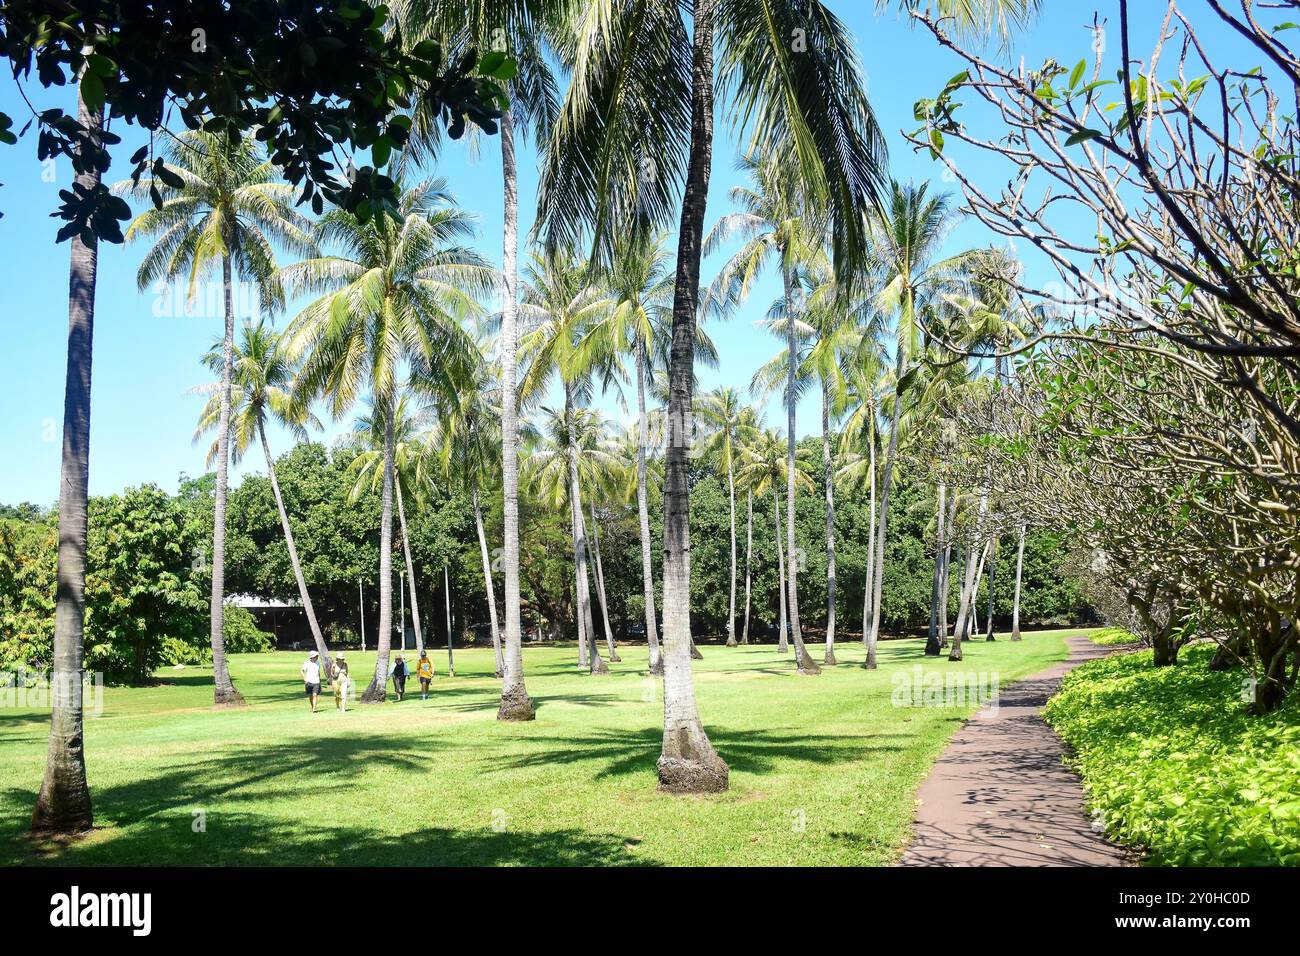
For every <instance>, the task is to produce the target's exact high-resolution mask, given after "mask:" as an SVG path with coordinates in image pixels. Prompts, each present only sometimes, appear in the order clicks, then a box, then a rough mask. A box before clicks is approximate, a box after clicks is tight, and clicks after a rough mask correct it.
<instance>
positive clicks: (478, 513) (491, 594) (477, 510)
mask: <svg viewBox="0 0 1300 956" xmlns="http://www.w3.org/2000/svg"><path fill="white" fill-rule="evenodd" d="M470 498H471V500H472V501H473V502H474V527H475V529H476V530H477V531H478V549H479V553H480V554H482V556H483V587H484V589H485V590H486V591H487V606H488V619H489V620H490V621H491V624H492V657H493V659H494V660H495V661H496V676H497V677H504V676H505V672H506V665H505V660H504V658H503V657H502V656H501V630H500V626H499V624H498V621H497V592H496V587H495V585H494V584H493V583H492V559H491V557H490V556H489V555H488V545H487V532H486V531H484V529H483V509H482V508H481V507H479V502H478V488H477V487H475V488H474V489H473V491H472V493H471V495H470Z"/></svg>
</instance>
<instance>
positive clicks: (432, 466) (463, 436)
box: [416, 342, 506, 677]
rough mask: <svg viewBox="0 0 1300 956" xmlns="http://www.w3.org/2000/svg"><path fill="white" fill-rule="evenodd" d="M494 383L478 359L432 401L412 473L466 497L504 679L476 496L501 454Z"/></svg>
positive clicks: (483, 352) (482, 350)
mask: <svg viewBox="0 0 1300 956" xmlns="http://www.w3.org/2000/svg"><path fill="white" fill-rule="evenodd" d="M479 352H480V356H484V355H486V353H487V349H485V348H484V347H483V343H481V342H480V344H479ZM499 383H500V378H499V377H498V376H497V373H496V370H495V369H494V368H493V367H492V365H491V364H490V363H488V362H487V361H486V359H483V358H480V361H479V362H478V364H477V366H476V367H475V370H474V374H473V376H471V377H469V378H466V379H465V381H464V383H463V386H462V388H461V389H460V391H459V393H458V394H456V395H455V396H446V395H442V396H437V397H436V405H435V411H436V422H435V424H434V427H433V429H432V430H430V431H429V432H427V433H425V434H424V435H422V436H420V439H419V440H418V442H417V450H416V462H417V464H416V472H417V475H418V476H419V477H418V478H417V483H418V484H419V485H421V486H423V485H424V484H426V483H427V482H429V481H432V480H433V475H435V474H436V475H438V476H439V477H440V478H441V479H442V480H443V481H446V482H448V483H450V482H451V481H453V480H457V479H458V480H459V482H460V484H461V487H462V489H463V490H464V491H466V492H468V493H469V497H470V502H471V504H472V505H473V508H474V526H475V531H476V533H477V535H478V544H479V554H480V557H481V559H482V562H483V588H484V591H485V592H486V594H487V605H488V618H489V622H490V625H491V628H492V653H493V657H494V659H495V664H496V676H497V677H505V675H506V664H505V653H504V650H503V647H502V641H501V627H500V618H499V617H498V615H497V599H496V586H495V584H494V582H493V574H492V558H491V555H490V554H489V551H488V544H487V531H486V529H485V528H484V524H483V506H482V501H481V496H480V494H479V489H480V488H481V487H490V483H491V481H492V477H493V475H495V474H496V473H497V471H498V459H497V455H498V454H499V453H500V449H501V443H500V436H499V434H498V430H499V423H500V421H501V415H500V412H501V410H500V407H499V405H498V404H497V401H498V399H499V398H500V394H501V393H500V388H499Z"/></svg>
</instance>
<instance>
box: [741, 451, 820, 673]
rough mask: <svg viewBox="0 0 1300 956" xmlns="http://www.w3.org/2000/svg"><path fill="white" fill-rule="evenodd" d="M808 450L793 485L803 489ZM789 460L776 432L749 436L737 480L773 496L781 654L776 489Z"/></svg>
mask: <svg viewBox="0 0 1300 956" xmlns="http://www.w3.org/2000/svg"><path fill="white" fill-rule="evenodd" d="M807 465H808V450H807V449H806V448H800V449H799V452H798V456H797V457H796V467H795V482H796V483H797V484H798V486H799V487H800V488H802V489H804V490H811V488H812V479H811V478H809V477H808V475H807V471H806V469H807ZM788 468H789V459H788V457H787V455H786V443H785V439H784V438H783V437H782V436H781V433H780V432H778V431H761V432H758V433H757V434H755V435H753V436H752V439H751V441H750V443H749V444H748V445H747V446H746V447H745V451H744V457H743V458H742V459H741V466H740V471H739V473H738V475H737V480H738V481H739V483H740V484H741V486H742V487H744V488H745V489H746V490H747V491H748V492H749V493H750V494H751V495H757V496H758V497H759V498H761V497H763V495H764V494H766V493H767V492H769V491H770V492H771V493H772V526H773V528H774V530H775V533H776V572H777V607H778V612H779V618H780V624H779V631H778V634H779V637H778V641H777V649H778V650H779V651H780V653H782V654H784V653H785V652H786V650H787V649H788V645H787V643H786V627H787V625H788V623H789V617H790V615H789V611H788V609H787V604H786V600H787V595H788V594H789V588H788V587H787V586H786V565H785V551H786V549H785V546H784V543H783V541H782V537H781V508H780V500H779V498H778V497H777V489H778V488H779V487H782V486H784V485H786V484H788V476H787V469H788Z"/></svg>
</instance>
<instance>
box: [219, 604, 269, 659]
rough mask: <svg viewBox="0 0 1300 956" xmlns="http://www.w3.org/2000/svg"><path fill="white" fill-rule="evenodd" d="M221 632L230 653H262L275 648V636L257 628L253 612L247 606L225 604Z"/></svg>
mask: <svg viewBox="0 0 1300 956" xmlns="http://www.w3.org/2000/svg"><path fill="white" fill-rule="evenodd" d="M222 633H223V634H224V635H225V638H226V651H227V652H228V653H230V654H263V653H265V652H267V651H273V650H275V638H274V637H273V636H272V635H271V634H270V633H268V632H267V631H263V630H261V629H260V628H258V626H257V620H256V619H255V618H254V617H253V612H252V611H250V610H248V609H247V608H243V607H235V606H234V605H227V606H226V614H225V626H224V627H223V628H222Z"/></svg>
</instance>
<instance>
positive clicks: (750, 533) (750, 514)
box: [740, 488, 754, 644]
mask: <svg viewBox="0 0 1300 956" xmlns="http://www.w3.org/2000/svg"><path fill="white" fill-rule="evenodd" d="M753 550H754V489H753V488H749V489H747V490H746V493H745V629H744V630H743V631H742V632H741V634H740V643H742V644H748V643H749V589H750V583H751V581H752V574H751V571H750V568H751V565H750V559H751V556H752V553H753Z"/></svg>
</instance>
